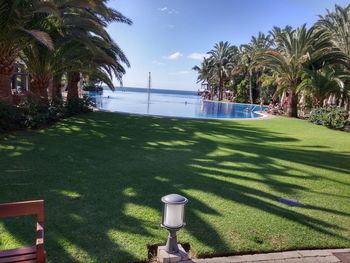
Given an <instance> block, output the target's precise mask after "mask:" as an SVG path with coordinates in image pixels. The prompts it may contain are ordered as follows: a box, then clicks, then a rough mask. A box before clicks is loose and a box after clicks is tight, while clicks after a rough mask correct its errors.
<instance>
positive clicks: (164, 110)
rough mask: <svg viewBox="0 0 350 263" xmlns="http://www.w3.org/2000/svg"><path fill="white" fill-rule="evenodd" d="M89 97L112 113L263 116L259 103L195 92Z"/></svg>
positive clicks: (226, 117)
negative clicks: (216, 98)
mask: <svg viewBox="0 0 350 263" xmlns="http://www.w3.org/2000/svg"><path fill="white" fill-rule="evenodd" d="M89 96H90V97H91V98H92V100H93V102H94V104H95V106H96V107H97V108H98V109H100V110H105V111H111V112H123V113H132V114H143V115H156V116H166V117H185V118H205V119H208V118H209V119H211V118H213V119H237V118H244V119H251V118H259V117H262V115H260V114H258V113H256V112H255V111H258V110H259V106H257V105H250V104H239V103H222V102H213V101H203V100H202V99H201V97H200V96H197V95H191V94H170V93H155V92H151V93H148V92H139V91H138V92H134V91H129V90H128V91H121V90H117V91H114V92H112V91H110V90H104V91H103V94H101V95H98V94H96V93H91V92H90V94H89ZM247 109H248V110H247Z"/></svg>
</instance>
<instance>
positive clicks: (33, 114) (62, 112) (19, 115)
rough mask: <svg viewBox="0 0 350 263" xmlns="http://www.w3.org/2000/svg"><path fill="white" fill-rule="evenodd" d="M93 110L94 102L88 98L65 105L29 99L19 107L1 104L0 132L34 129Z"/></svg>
mask: <svg viewBox="0 0 350 263" xmlns="http://www.w3.org/2000/svg"><path fill="white" fill-rule="evenodd" d="M91 110H92V102H91V100H90V99H89V98H87V97H84V98H83V99H80V98H77V99H71V100H69V101H67V102H65V103H64V102H62V101H61V100H57V99H54V100H52V101H50V102H49V103H48V104H45V103H42V102H39V101H37V100H35V99H30V98H27V99H25V100H24V101H23V102H21V103H20V104H19V105H17V106H15V105H12V104H8V103H1V102H0V132H4V131H8V130H15V129H23V128H30V129H34V128H38V127H40V126H45V125H49V124H51V123H53V122H57V121H59V120H60V119H63V118H65V117H69V116H73V115H77V114H82V113H86V112H90V111H91Z"/></svg>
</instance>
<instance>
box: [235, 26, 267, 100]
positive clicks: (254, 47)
mask: <svg viewBox="0 0 350 263" xmlns="http://www.w3.org/2000/svg"><path fill="white" fill-rule="evenodd" d="M272 43H273V41H272V39H271V36H270V35H265V34H264V33H261V32H259V35H258V37H255V36H252V38H251V40H250V43H249V44H246V45H241V46H240V50H241V60H240V68H241V69H243V70H244V71H246V72H247V75H248V79H249V102H250V103H253V102H254V101H253V74H254V73H255V74H256V73H257V71H258V70H259V64H258V63H257V61H256V59H257V57H258V55H259V54H260V53H262V52H264V51H265V50H267V49H268V48H270V47H271V46H272ZM256 79H257V77H256Z"/></svg>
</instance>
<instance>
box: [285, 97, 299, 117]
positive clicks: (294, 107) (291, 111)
mask: <svg viewBox="0 0 350 263" xmlns="http://www.w3.org/2000/svg"><path fill="white" fill-rule="evenodd" d="M287 116H288V117H295V118H297V117H298V95H297V94H296V93H295V92H294V91H293V92H290V93H289V96H288V107H287Z"/></svg>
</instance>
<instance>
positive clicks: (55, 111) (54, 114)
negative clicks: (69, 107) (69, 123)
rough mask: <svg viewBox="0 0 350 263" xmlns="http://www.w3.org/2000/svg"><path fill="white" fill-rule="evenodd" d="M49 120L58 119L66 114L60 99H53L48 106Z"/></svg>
mask: <svg viewBox="0 0 350 263" xmlns="http://www.w3.org/2000/svg"><path fill="white" fill-rule="evenodd" d="M48 112H49V119H50V121H58V120H60V119H62V118H64V117H65V116H66V109H65V107H64V103H63V101H62V100H59V99H53V100H52V101H50V105H49V108H48Z"/></svg>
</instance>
